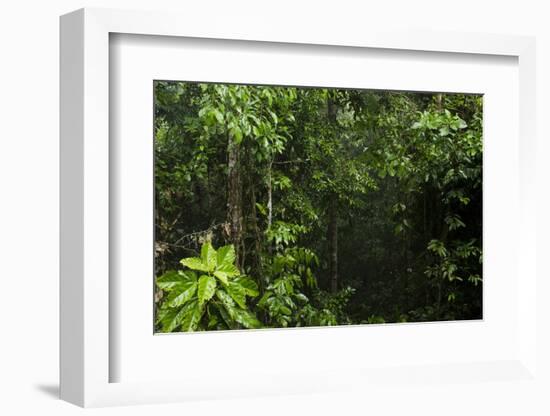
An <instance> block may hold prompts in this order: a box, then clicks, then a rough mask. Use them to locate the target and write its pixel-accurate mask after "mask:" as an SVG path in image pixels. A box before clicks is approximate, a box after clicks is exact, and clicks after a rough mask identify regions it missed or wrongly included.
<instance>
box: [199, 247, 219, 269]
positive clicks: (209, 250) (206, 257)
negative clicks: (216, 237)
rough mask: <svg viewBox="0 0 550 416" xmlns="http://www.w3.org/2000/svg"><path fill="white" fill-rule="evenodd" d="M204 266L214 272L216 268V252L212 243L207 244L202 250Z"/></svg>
mask: <svg viewBox="0 0 550 416" xmlns="http://www.w3.org/2000/svg"><path fill="white" fill-rule="evenodd" d="M201 261H202V264H204V265H206V267H208V271H213V270H214V269H215V268H216V250H215V249H214V247H212V244H211V243H210V242H206V243H204V244H203V245H202V248H201Z"/></svg>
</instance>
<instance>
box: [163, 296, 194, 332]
mask: <svg viewBox="0 0 550 416" xmlns="http://www.w3.org/2000/svg"><path fill="white" fill-rule="evenodd" d="M196 306H197V302H196V301H193V302H190V303H188V304H187V305H185V306H183V307H181V308H167V307H162V308H161V309H160V311H159V313H158V317H157V322H158V323H160V325H161V331H162V332H173V331H174V330H175V329H176V328H178V327H179V326H180V325H182V323H183V321H184V320H185V318H186V317H187V315H188V314H189V313H190V310H192V309H194V308H195V307H196ZM199 319H200V317H199ZM197 322H198V321H197Z"/></svg>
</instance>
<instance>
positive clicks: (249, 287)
mask: <svg viewBox="0 0 550 416" xmlns="http://www.w3.org/2000/svg"><path fill="white" fill-rule="evenodd" d="M233 282H235V283H236V284H238V285H240V286H241V287H242V288H243V289H244V291H245V293H246V294H247V295H248V296H252V297H254V296H258V294H259V291H258V285H257V284H256V282H255V281H254V280H252V279H250V278H248V277H245V276H239V277H237V278H235V279H234V280H233Z"/></svg>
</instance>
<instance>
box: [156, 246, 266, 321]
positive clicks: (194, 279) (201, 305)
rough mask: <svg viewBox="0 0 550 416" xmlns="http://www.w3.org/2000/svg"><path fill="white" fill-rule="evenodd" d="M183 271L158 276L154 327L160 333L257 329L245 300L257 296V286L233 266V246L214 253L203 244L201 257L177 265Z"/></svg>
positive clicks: (187, 259)
mask: <svg viewBox="0 0 550 416" xmlns="http://www.w3.org/2000/svg"><path fill="white" fill-rule="evenodd" d="M180 263H181V264H182V266H184V269H183V270H170V271H167V272H166V273H164V274H163V275H162V276H159V277H158V278H157V280H156V285H157V287H158V288H159V289H160V290H161V291H162V298H161V301H160V306H159V307H158V310H157V317H156V324H157V327H158V329H159V331H161V332H177V331H204V330H210V329H239V328H247V329H252V328H260V327H261V326H262V324H261V323H260V321H259V320H258V319H257V317H256V315H255V314H254V313H253V312H252V310H251V309H250V307H249V305H248V303H247V300H248V298H253V297H256V296H258V286H257V284H256V282H254V281H253V280H251V279H250V278H248V277H246V276H244V275H242V274H241V272H240V271H239V269H238V268H237V266H236V265H235V248H234V247H233V245H227V246H224V247H220V248H219V249H218V250H216V249H215V248H214V247H213V246H212V244H211V243H210V242H207V243H205V244H203V246H202V248H201V255H200V257H188V258H184V259H182V260H181V261H180Z"/></svg>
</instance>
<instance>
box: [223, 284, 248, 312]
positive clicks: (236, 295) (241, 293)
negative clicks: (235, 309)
mask: <svg viewBox="0 0 550 416" xmlns="http://www.w3.org/2000/svg"><path fill="white" fill-rule="evenodd" d="M225 289H226V290H227V293H229V296H231V298H232V299H233V300H234V301H235V302H236V303H237V305H239V306H240V307H241V308H243V309H246V292H245V289H244V288H243V287H242V286H241V285H239V284H237V283H234V282H229V284H228V285H227V286H226V288H225Z"/></svg>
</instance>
